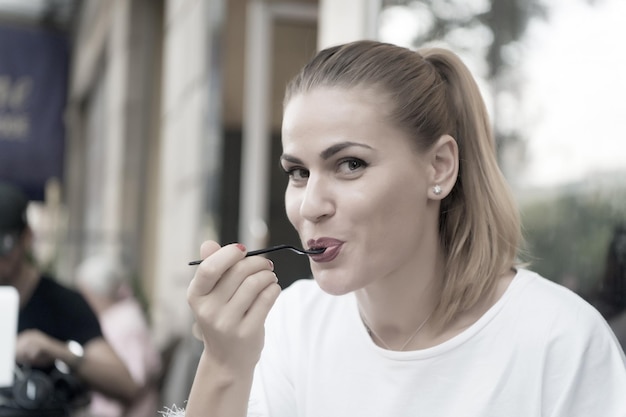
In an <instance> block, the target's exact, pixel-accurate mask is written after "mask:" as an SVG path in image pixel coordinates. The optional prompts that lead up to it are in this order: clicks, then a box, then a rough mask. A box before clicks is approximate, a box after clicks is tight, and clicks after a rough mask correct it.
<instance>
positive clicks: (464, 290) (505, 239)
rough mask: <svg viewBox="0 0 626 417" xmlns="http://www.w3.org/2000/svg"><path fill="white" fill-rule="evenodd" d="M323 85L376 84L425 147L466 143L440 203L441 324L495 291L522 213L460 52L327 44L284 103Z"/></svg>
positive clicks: (398, 120)
mask: <svg viewBox="0 0 626 417" xmlns="http://www.w3.org/2000/svg"><path fill="white" fill-rule="evenodd" d="M318 87H341V88H375V89H376V91H378V92H381V93H383V94H381V101H382V100H384V101H385V102H388V103H391V104H392V106H393V109H392V110H391V112H390V113H389V114H388V115H387V117H389V118H390V120H391V122H393V123H395V124H396V125H397V126H399V127H401V128H403V129H404V130H405V131H406V132H408V133H409V134H410V135H411V137H412V138H413V139H414V141H415V145H416V148H417V150H418V151H425V150H427V149H429V148H430V147H431V146H433V144H434V143H435V142H436V141H437V140H438V139H439V138H440V137H441V136H442V135H445V134H448V135H450V136H452V137H454V138H455V140H456V142H457V144H458V147H459V174H458V178H457V182H456V184H455V186H454V188H453V189H452V191H451V192H450V194H449V195H448V196H447V197H446V198H445V199H444V200H443V201H442V202H441V208H440V215H439V230H440V239H441V245H442V247H443V249H444V256H445V271H444V277H443V280H444V282H443V292H442V295H441V299H440V301H439V305H438V307H437V310H436V312H435V317H436V319H437V321H439V322H440V323H441V324H442V325H444V324H445V323H447V322H449V321H451V320H452V319H453V318H454V317H456V316H457V315H458V314H460V313H462V312H464V311H467V310H469V309H471V308H472V307H474V306H475V305H476V304H477V303H478V302H479V301H480V300H481V299H483V298H484V297H486V296H488V295H490V294H492V293H493V291H494V290H495V287H496V284H497V280H498V278H499V277H500V276H501V275H502V274H503V273H505V272H506V271H508V270H510V269H511V268H512V267H513V266H514V264H515V259H516V256H517V253H518V250H519V248H520V245H521V241H522V237H521V228H520V219H519V213H518V210H517V207H516V204H515V200H514V198H513V195H512V193H511V191H510V189H509V187H508V185H507V183H506V180H505V178H504V176H503V174H502V172H501V171H500V169H499V167H498V162H497V157H496V149H495V140H494V137H493V133H492V131H491V125H490V121H489V117H488V113H487V110H486V107H485V104H484V101H483V98H482V96H481V94H480V91H479V89H478V86H477V84H476V81H475V80H474V78H473V77H472V75H471V73H470V71H469V70H468V68H467V67H466V66H465V64H464V63H463V62H462V61H461V59H460V58H459V57H458V56H457V55H456V54H454V53H453V52H451V51H448V50H445V49H441V48H429V49H421V50H418V51H411V50H409V49H407V48H402V47H399V46H396V45H391V44H386V43H381V42H375V41H357V42H352V43H348V44H344V45H339V46H335V47H331V48H328V49H325V50H323V51H320V52H319V53H318V54H317V55H316V56H315V57H314V58H313V59H312V60H311V61H310V62H309V63H308V64H307V65H306V66H305V67H304V68H303V69H302V70H301V72H300V73H299V74H298V75H297V76H296V77H295V78H294V79H293V80H292V81H291V82H290V83H289V84H288V86H287V89H286V93H285V99H284V103H285V104H286V103H288V102H289V100H290V99H291V98H292V97H293V96H295V95H297V94H301V93H304V92H307V91H310V90H312V89H315V88H318Z"/></svg>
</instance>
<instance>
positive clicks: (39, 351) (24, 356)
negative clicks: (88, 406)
mask: <svg viewBox="0 0 626 417" xmlns="http://www.w3.org/2000/svg"><path fill="white" fill-rule="evenodd" d="M27 206H28V199H27V197H26V196H25V195H24V194H23V193H22V191H21V190H20V189H18V188H17V187H15V186H13V185H12V184H9V183H6V182H0V285H10V286H13V287H15V288H16V289H17V291H18V293H19V296H20V311H19V319H18V336H17V342H16V363H17V364H18V365H19V366H20V368H26V369H36V370H38V371H41V372H44V373H45V374H48V375H51V374H52V373H54V372H55V371H57V370H59V368H60V365H63V368H64V372H67V373H71V374H72V375H75V376H76V377H77V378H78V379H79V380H80V381H81V382H82V383H84V384H85V385H86V386H87V387H88V389H89V390H91V391H98V392H102V393H105V394H106V395H108V396H110V397H112V398H116V399H118V400H119V401H122V402H125V403H128V402H130V401H132V400H133V399H134V398H135V396H136V395H137V392H138V386H137V384H136V383H135V382H134V380H133V379H132V377H131V375H130V373H129V371H128V369H127V368H126V366H125V365H124V363H123V362H122V361H121V359H120V358H119V356H118V355H117V354H116V353H115V351H114V350H113V348H112V347H111V346H110V345H109V343H108V342H106V341H105V339H104V337H103V336H102V332H101V329H100V325H99V323H98V319H97V317H96V315H95V313H94V312H93V310H92V309H91V308H90V307H89V304H88V303H87V302H86V301H85V299H84V298H83V297H82V296H81V295H80V294H79V293H78V292H77V291H74V290H72V289H70V288H67V287H65V286H63V285H61V284H59V283H58V282H56V281H55V280H54V279H53V278H52V277H50V276H46V275H43V274H42V273H41V272H40V271H39V270H38V269H37V267H36V266H35V265H34V263H33V262H32V261H31V259H32V258H31V256H30V249H31V243H32V239H33V234H32V231H31V230H30V228H29V226H28V222H27V219H26V208H27Z"/></svg>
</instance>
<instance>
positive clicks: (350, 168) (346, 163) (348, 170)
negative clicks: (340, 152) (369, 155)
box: [337, 158, 367, 174]
mask: <svg viewBox="0 0 626 417" xmlns="http://www.w3.org/2000/svg"><path fill="white" fill-rule="evenodd" d="M365 167H367V163H366V162H365V161H363V160H362V159H359V158H346V159H344V160H342V161H340V162H339V166H338V168H337V170H338V171H340V172H342V173H345V174H352V173H354V172H355V171H359V170H362V169H363V168H365Z"/></svg>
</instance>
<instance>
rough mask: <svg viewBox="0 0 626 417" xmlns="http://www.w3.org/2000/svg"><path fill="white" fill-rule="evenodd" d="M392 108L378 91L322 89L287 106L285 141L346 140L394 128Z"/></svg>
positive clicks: (365, 89)
mask: <svg viewBox="0 0 626 417" xmlns="http://www.w3.org/2000/svg"><path fill="white" fill-rule="evenodd" d="M391 107H392V106H391V104H390V102H389V100H388V99H387V97H386V96H385V95H384V94H383V93H382V92H380V91H379V90H377V89H373V88H360V87H356V88H341V87H318V88H315V89H313V90H311V91H308V92H304V93H300V94H297V95H295V96H293V97H292V98H291V99H290V100H289V102H288V103H287V104H286V105H285V111H284V114H283V125H282V135H283V140H284V139H292V138H300V137H303V136H307V135H310V134H313V133H315V134H318V135H319V134H323V133H324V132H328V133H330V132H334V134H341V135H344V136H345V135H350V132H352V134H353V135H356V134H358V132H360V131H362V130H367V129H372V128H377V129H383V128H394V126H393V125H392V123H390V121H389V120H390V119H389V114H390V112H391V109H392V108H391ZM344 139H345V138H344Z"/></svg>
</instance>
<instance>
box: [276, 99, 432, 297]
mask: <svg viewBox="0 0 626 417" xmlns="http://www.w3.org/2000/svg"><path fill="white" fill-rule="evenodd" d="M389 110H390V109H389V105H388V104H387V103H386V101H385V100H383V99H381V95H380V94H378V95H377V94H376V93H375V91H373V90H365V89H342V88H317V89H314V90H313V91H311V92H307V93H304V94H299V95H296V96H294V97H293V98H292V99H291V100H290V101H289V103H288V104H287V106H286V107H285V113H284V118H283V132H282V141H283V142H282V144H283V155H282V157H281V164H282V167H283V169H284V170H285V171H286V172H287V173H288V175H289V183H288V186H287V190H286V192H285V206H286V211H287V216H288V218H289V220H290V222H291V223H292V224H293V226H294V227H295V228H296V230H297V232H298V234H299V235H300V239H301V241H302V244H303V246H304V247H307V248H311V247H325V248H326V250H325V252H324V253H322V254H321V255H314V256H312V257H311V270H312V272H313V275H314V277H315V279H316V280H317V282H318V284H319V285H320V287H321V288H322V289H323V290H324V291H326V292H328V293H330V294H345V293H347V292H351V291H354V290H357V289H360V288H363V287H365V286H367V285H368V284H371V283H372V282H374V281H377V280H380V279H393V278H394V277H395V278H400V279H402V277H404V278H406V277H407V276H413V275H415V274H416V272H417V271H418V268H419V266H420V263H421V262H422V261H423V260H424V259H425V257H426V256H425V255H424V254H429V253H431V250H432V247H433V246H436V245H437V241H438V240H437V218H438V214H437V212H438V204H436V203H435V202H434V201H431V200H429V198H428V190H429V187H432V186H433V185H434V184H433V183H431V181H430V180H429V178H430V177H432V175H433V173H432V169H431V166H430V164H429V163H428V160H429V159H428V153H426V154H422V153H418V152H417V151H416V150H415V147H414V146H413V145H412V142H411V139H410V138H409V136H408V135H407V134H406V133H405V132H403V131H401V130H400V129H398V128H396V127H395V126H394V125H392V124H391V123H390V122H389V121H387V119H386V118H385V116H384V115H385V114H387V113H388V112H389Z"/></svg>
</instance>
